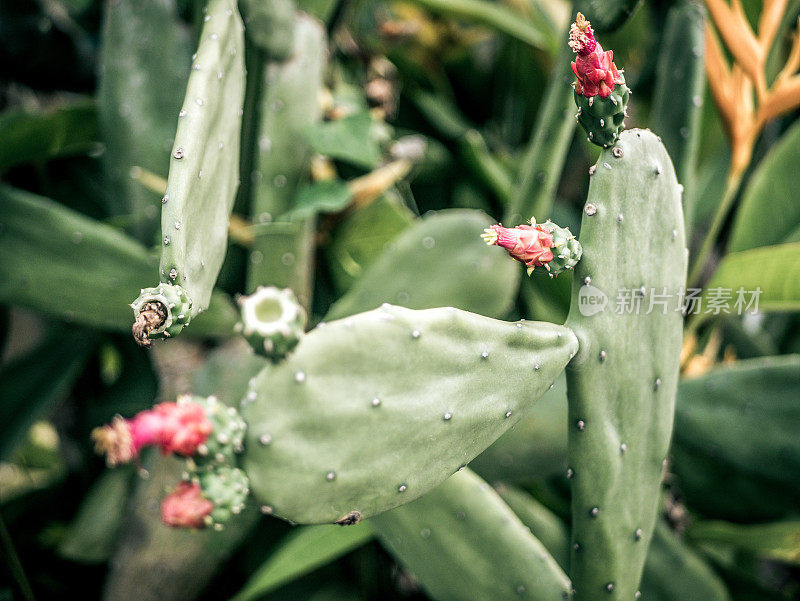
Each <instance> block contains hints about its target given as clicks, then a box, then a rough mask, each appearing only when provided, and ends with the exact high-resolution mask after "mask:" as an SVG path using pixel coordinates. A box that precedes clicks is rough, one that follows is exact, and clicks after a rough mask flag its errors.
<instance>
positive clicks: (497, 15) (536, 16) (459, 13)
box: [412, 0, 558, 50]
mask: <svg viewBox="0 0 800 601" xmlns="http://www.w3.org/2000/svg"><path fill="white" fill-rule="evenodd" d="M412 1H413V3H414V4H418V5H419V6H422V7H424V8H426V9H428V10H430V11H432V12H435V13H439V14H442V15H444V16H447V17H452V18H457V19H464V20H467V21H473V22H475V23H478V24H480V25H485V26H487V27H490V28H492V29H495V30H497V31H499V32H502V33H504V34H506V35H508V36H511V37H512V38H515V39H517V40H519V41H521V42H524V43H526V44H530V45H531V46H533V47H534V48H541V49H542V50H552V49H553V48H554V47H555V45H556V44H557V43H558V41H557V40H556V37H555V33H554V29H553V27H552V23H549V22H546V21H545V19H544V18H543V17H542V16H541V14H540V13H538V12H536V11H531V13H530V14H528V15H525V14H521V13H518V12H515V11H513V10H510V9H508V8H506V7H505V6H503V5H502V4H499V3H496V2H489V1H488V0H412Z"/></svg>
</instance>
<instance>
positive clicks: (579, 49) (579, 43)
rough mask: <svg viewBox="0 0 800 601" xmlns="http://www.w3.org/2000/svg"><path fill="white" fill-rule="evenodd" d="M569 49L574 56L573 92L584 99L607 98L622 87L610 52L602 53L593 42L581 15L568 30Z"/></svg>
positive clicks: (579, 14)
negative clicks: (575, 80) (586, 97)
mask: <svg viewBox="0 0 800 601" xmlns="http://www.w3.org/2000/svg"><path fill="white" fill-rule="evenodd" d="M569 45H570V48H572V49H573V50H574V51H575V53H576V54H577V55H578V56H577V57H576V58H575V60H574V61H573V62H572V72H573V73H575V77H577V78H578V81H577V82H576V83H575V92H576V93H578V94H583V95H584V96H600V98H608V97H609V96H610V95H611V92H612V91H613V90H614V86H615V85H616V84H620V83H623V81H624V80H623V78H622V75H621V74H620V72H619V70H618V69H617V66H616V65H615V64H614V51H613V50H607V51H604V50H603V47H602V46H601V45H600V43H599V42H598V41H597V40H596V39H595V38H594V31H592V27H591V25H590V24H589V21H587V20H586V17H584V16H583V15H582V14H581V13H578V16H577V17H576V18H575V22H574V23H573V24H572V26H571V27H570V30H569Z"/></svg>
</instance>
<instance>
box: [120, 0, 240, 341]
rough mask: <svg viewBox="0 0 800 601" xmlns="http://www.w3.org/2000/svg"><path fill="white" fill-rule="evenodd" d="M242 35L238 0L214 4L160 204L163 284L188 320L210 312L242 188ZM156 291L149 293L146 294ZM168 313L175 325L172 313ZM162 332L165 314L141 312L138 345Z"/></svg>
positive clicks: (213, 0) (209, 10) (208, 13)
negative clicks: (178, 293) (177, 297)
mask: <svg viewBox="0 0 800 601" xmlns="http://www.w3.org/2000/svg"><path fill="white" fill-rule="evenodd" d="M242 30H243V26H242V21H241V18H240V17H239V12H238V9H237V8H236V3H235V2H234V1H233V0H211V1H210V2H209V3H208V7H207V10H206V15H205V17H204V25H203V30H202V33H201V35H200V44H199V46H198V49H197V54H196V55H195V56H194V62H193V64H192V74H191V76H190V77H189V83H188V86H187V88H186V97H185V99H184V102H183V108H181V111H180V113H179V114H178V131H177V133H176V135H175V145H174V146H173V149H172V157H171V159H170V169H169V179H168V181H167V191H166V194H164V197H163V198H162V200H161V202H162V203H163V205H162V212H161V233H162V240H161V244H162V247H161V264H160V274H161V281H162V282H164V283H167V284H174V285H177V286H180V287H181V288H182V289H183V290H184V291H185V293H186V296H187V298H188V300H189V302H190V309H189V318H192V317H194V316H195V315H197V314H198V313H201V312H202V311H204V310H205V309H207V308H208V304H209V300H210V299H211V291H212V289H213V287H214V283H215V282H216V280H217V275H218V273H219V269H220V267H221V266H222V260H223V258H224V257H225V252H226V250H227V240H228V216H229V215H230V212H231V208H232V207H233V201H234V198H235V195H236V188H237V186H238V185H239V138H240V134H241V125H242V102H243V100H244V85H245V76H244V75H245V74H244V35H243V32H242ZM151 292H153V289H146V290H145V292H143V293H142V295H143V296H144V295H145V294H147V293H151ZM162 310H164V311H166V315H167V317H166V319H167V320H169V319H170V317H171V309H170V308H169V307H168V306H167V307H162ZM148 322H150V323H148ZM159 327H160V324H159V316H157V315H154V314H153V313H152V312H151V313H148V314H147V315H146V316H145V317H142V315H141V314H140V315H139V316H137V322H136V325H134V330H137V329H138V335H136V336H135V337H136V340H137V341H139V343H140V344H142V345H144V346H147V344H148V340H149V339H150V338H151V337H152V336H151V335H150V333H151V332H153V331H155V330H158V329H159Z"/></svg>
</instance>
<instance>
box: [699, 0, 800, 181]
mask: <svg viewBox="0 0 800 601" xmlns="http://www.w3.org/2000/svg"><path fill="white" fill-rule="evenodd" d="M787 5H788V0H764V5H763V9H762V11H761V16H760V18H759V21H758V34H757V35H756V34H755V33H754V32H753V30H752V28H751V27H750V24H749V23H748V22H747V17H745V15H744V11H743V10H742V5H741V2H740V1H739V0H732V2H731V4H730V5H729V4H727V3H726V2H725V0H706V6H708V11H709V13H710V15H711V19H712V21H713V22H714V27H712V26H711V25H710V24H709V25H707V26H706V57H705V61H706V73H707V75H708V83H709V87H710V88H711V93H712V95H713V96H714V102H715V103H716V104H717V107H718V109H719V112H720V115H721V116H722V120H723V122H724V124H725V129H726V131H727V133H728V139H729V140H730V144H731V150H732V156H731V169H730V171H731V173H730V175H731V176H732V177H736V176H739V175H741V174H742V173H743V172H744V171H745V169H747V166H748V165H749V164H750V160H751V158H752V154H753V146H754V145H755V143H756V139H757V138H758V135H759V134H760V133H761V130H762V129H763V128H764V126H765V125H766V124H767V122H768V121H770V120H771V119H774V118H775V117H778V116H780V115H782V114H784V113H787V112H789V111H791V110H792V109H794V108H796V107H797V106H800V74H797V73H796V71H797V69H798V67H800V36H796V37H795V39H794V43H793V45H792V50H791V52H790V54H789V58H788V60H787V61H786V65H785V66H784V68H783V69H782V70H781V72H780V73H779V74H778V76H777V77H776V78H775V81H773V82H772V85H771V86H767V82H766V75H765V66H766V62H767V56H768V54H769V50H770V48H771V47H772V44H773V42H774V41H775V35H776V34H777V32H778V28H779V27H780V23H781V21H782V19H783V16H784V13H785V12H786V8H787ZM715 28H716V32H715V31H714V29H715ZM717 34H719V37H718V36H717ZM719 38H722V41H723V42H724V43H725V46H726V47H727V49H728V50H729V51H730V53H731V56H732V57H733V60H734V64H733V65H732V66H729V65H728V61H727V60H726V59H725V56H724V54H723V51H722V46H721V45H720V41H719ZM754 92H755V94H754Z"/></svg>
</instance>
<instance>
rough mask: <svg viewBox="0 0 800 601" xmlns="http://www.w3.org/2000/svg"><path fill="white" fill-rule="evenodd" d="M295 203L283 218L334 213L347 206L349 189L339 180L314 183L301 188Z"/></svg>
mask: <svg viewBox="0 0 800 601" xmlns="http://www.w3.org/2000/svg"><path fill="white" fill-rule="evenodd" d="M295 202H296V205H295V208H294V209H292V210H291V211H290V212H289V213H288V214H287V215H285V216H284V217H285V218H288V219H302V218H305V217H311V216H312V215H316V214H317V213H336V212H338V211H341V210H342V209H344V208H345V207H346V206H347V205H348V204H349V202H350V188H349V187H348V186H347V182H345V181H342V180H340V179H332V180H328V181H323V182H315V183H313V184H309V185H307V186H304V187H303V188H301V189H300V191H299V192H298V193H297V199H296V201H295Z"/></svg>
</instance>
